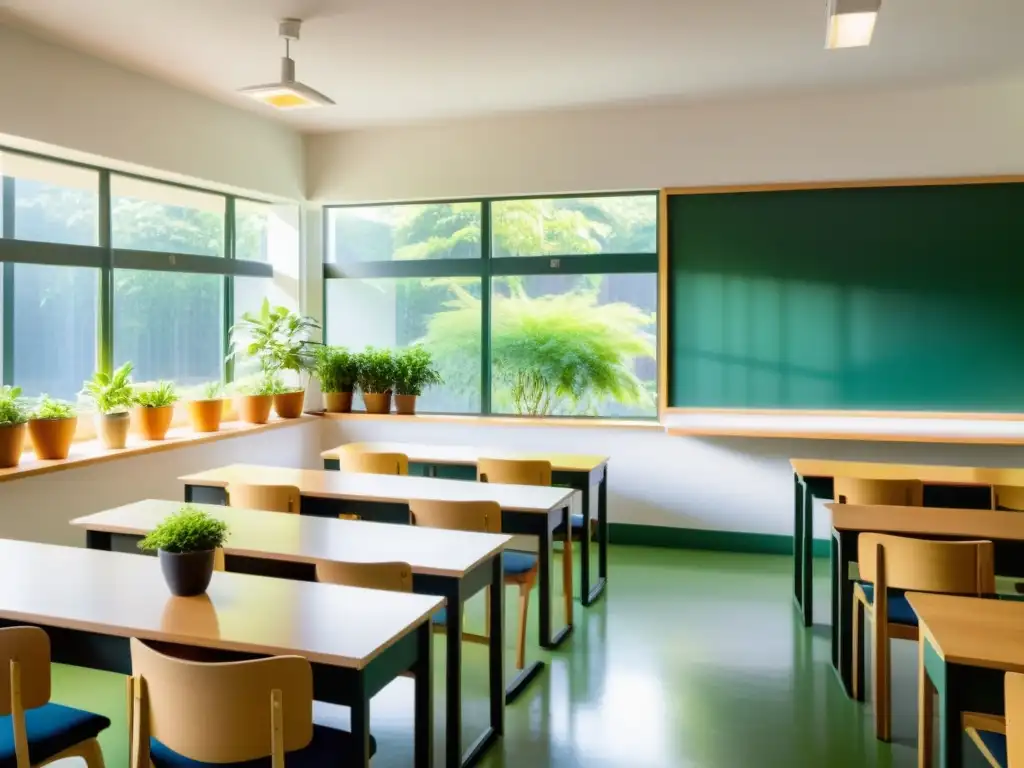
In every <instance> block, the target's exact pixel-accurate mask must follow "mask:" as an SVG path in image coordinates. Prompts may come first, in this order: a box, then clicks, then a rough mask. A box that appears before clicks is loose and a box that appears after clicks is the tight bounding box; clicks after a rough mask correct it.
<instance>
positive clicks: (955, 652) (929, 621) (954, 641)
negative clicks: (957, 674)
mask: <svg viewBox="0 0 1024 768" xmlns="http://www.w3.org/2000/svg"><path fill="white" fill-rule="evenodd" d="M907 599H908V600H909V601H910V605H911V607H912V608H913V609H914V612H915V613H917V618H918V620H919V622H920V625H921V631H922V632H923V633H924V635H925V636H927V637H928V638H929V639H930V640H931V642H932V644H933V645H934V646H935V649H936V650H937V651H938V653H939V655H940V656H942V658H944V659H945V660H946V661H947V662H951V663H954V664H967V665H970V666H972V667H988V668H991V669H1002V670H1006V671H1007V672H1024V641H1022V638H1024V603H1021V602H1017V601H1015V600H986V599H983V598H979V597H954V596H952V595H933V594H925V593H922V592H911V593H908V594H907Z"/></svg>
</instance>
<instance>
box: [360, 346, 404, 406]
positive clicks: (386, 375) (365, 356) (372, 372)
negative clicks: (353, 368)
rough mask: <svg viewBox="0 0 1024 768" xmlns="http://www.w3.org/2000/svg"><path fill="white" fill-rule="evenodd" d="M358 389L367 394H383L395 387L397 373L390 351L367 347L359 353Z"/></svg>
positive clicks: (393, 356)
mask: <svg viewBox="0 0 1024 768" xmlns="http://www.w3.org/2000/svg"><path fill="white" fill-rule="evenodd" d="M358 359H359V388H360V389H361V390H363V392H368V393H369V394H383V393H385V392H387V391H388V390H390V389H393V388H394V386H395V377H396V374H397V372H398V370H397V366H396V365H395V355H394V353H393V352H392V351H391V350H390V349H379V348H377V347H367V348H366V349H365V350H363V351H362V352H360V353H359V355H358Z"/></svg>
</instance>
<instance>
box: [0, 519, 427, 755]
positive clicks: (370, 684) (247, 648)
mask: <svg viewBox="0 0 1024 768" xmlns="http://www.w3.org/2000/svg"><path fill="white" fill-rule="evenodd" d="M443 605H444V600H442V599H440V598H437V597H428V596H425V595H410V594H398V593H391V592H380V591H378V590H371V589H355V588H351V587H339V586H335V585H328V584H308V583H303V582H299V581H287V580H285V579H268V578H264V577H260V576H250V575H248V574H241V573H215V574H214V575H213V581H212V582H211V583H210V587H209V589H208V590H207V592H206V595H205V596H202V595H201V596H199V597H191V598H181V597H173V596H171V594H170V592H169V591H168V589H167V585H166V584H165V583H164V579H163V575H162V573H161V572H160V567H159V566H158V565H157V563H156V562H155V561H153V560H151V559H149V558H145V557H136V556H134V555H125V554H119V553H112V552H97V551H95V550H90V549H82V548H79V547H60V546H55V545H52V544H36V543H34V542H27V541H13V540H10V539H0V625H2V626H15V625H20V624H33V625H36V626H40V627H42V628H43V629H44V630H46V632H47V634H49V636H50V644H51V648H52V653H53V660H54V661H55V662H59V663H63V664H72V665H75V666H80V667H90V668H92V669H101V670H106V671H108V672H119V673H121V674H124V675H129V674H131V670H132V665H131V653H130V650H129V639H130V638H132V637H138V638H140V639H142V640H151V641H158V642H163V643H172V644H176V645H184V646H190V647H193V648H201V649H204V657H205V656H209V658H210V660H217V661H230V660H237V659H244V658H251V657H252V655H253V654H256V655H258V656H278V655H287V654H293V655H298V656H304V657H306V658H307V659H309V661H310V663H311V664H312V665H313V693H314V697H315V698H316V699H317V700H319V701H327V702H331V703H334V704H341V705H344V706H347V707H350V708H351V711H352V725H351V728H352V733H353V734H354V735H355V736H356V738H355V739H354V741H355V750H356V754H355V756H354V760H353V762H352V763H351V764H352V765H359V766H364V767H365V766H369V765H370V753H369V752H370V747H369V733H370V699H371V698H372V697H373V696H374V695H375V694H376V693H377V692H378V691H380V690H381V689H382V688H384V686H386V685H388V683H390V682H391V681H392V680H394V679H395V678H396V677H398V676H399V675H401V674H402V673H403V672H405V671H407V670H411V671H412V672H413V673H414V675H415V679H416V692H415V697H414V698H415V712H416V734H415V744H416V746H415V752H414V754H415V764H416V766H418V768H424V767H425V766H430V765H431V764H432V760H433V758H432V755H433V744H432V741H433V699H432V685H433V684H432V678H431V627H430V617H431V615H433V614H434V613H435V612H436V611H437V610H438V609H440V608H441V607H442V606H443ZM353 616H358V617H359V621H353V620H352V617H353ZM347 764H349V763H348V762H347V761H346V765H347Z"/></svg>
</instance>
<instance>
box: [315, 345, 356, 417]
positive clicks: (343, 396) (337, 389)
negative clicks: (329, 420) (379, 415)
mask: <svg viewBox="0 0 1024 768" xmlns="http://www.w3.org/2000/svg"><path fill="white" fill-rule="evenodd" d="M315 358H316V364H315V367H314V369H313V371H314V375H315V376H316V378H317V380H318V381H319V382H320V391H321V392H323V395H324V407H325V408H326V409H327V412H328V413H348V412H349V411H351V410H352V393H353V392H354V391H355V388H356V381H357V380H358V378H359V356H358V355H354V354H352V353H351V352H349V351H348V350H347V349H345V348H344V347H319V348H317V350H316V355H315Z"/></svg>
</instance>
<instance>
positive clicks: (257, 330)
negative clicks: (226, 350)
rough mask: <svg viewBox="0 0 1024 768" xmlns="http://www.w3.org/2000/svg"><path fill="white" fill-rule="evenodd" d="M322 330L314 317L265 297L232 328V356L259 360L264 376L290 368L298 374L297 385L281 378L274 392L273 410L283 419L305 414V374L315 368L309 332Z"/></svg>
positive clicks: (313, 345) (316, 344) (315, 343)
mask: <svg viewBox="0 0 1024 768" xmlns="http://www.w3.org/2000/svg"><path fill="white" fill-rule="evenodd" d="M319 330H320V324H319V323H318V322H317V321H316V320H314V319H313V318H311V317H306V316H305V315H300V314H298V313H297V312H292V311H291V310H289V309H288V308H287V307H271V306H270V301H269V300H268V299H264V300H263V305H262V306H261V307H260V311H259V313H258V314H257V313H254V312H246V313H245V314H243V315H242V319H241V320H240V321H239V322H237V323H235V325H234V326H232V328H231V340H232V352H231V356H237V355H238V354H239V353H241V354H244V355H245V356H246V357H249V358H254V359H256V360H258V361H259V364H260V370H261V371H263V373H264V375H270V374H273V375H275V376H279V375H280V374H281V373H282V372H285V371H290V372H293V373H295V374H296V378H297V380H298V383H297V385H296V386H290V385H286V384H285V382H284V380H283V379H278V387H277V389H276V391H275V392H274V393H273V394H274V409H275V410H276V411H277V415H278V416H280V417H281V418H282V419H295V418H298V417H299V416H301V415H302V405H303V403H304V401H305V397H306V388H305V386H304V385H303V383H302V374H303V373H307V374H308V373H309V372H310V371H312V370H313V365H314V362H313V357H314V352H313V350H314V347H316V346H318V343H317V342H313V341H310V338H309V337H310V335H311V334H312V333H313V332H314V331H319Z"/></svg>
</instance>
